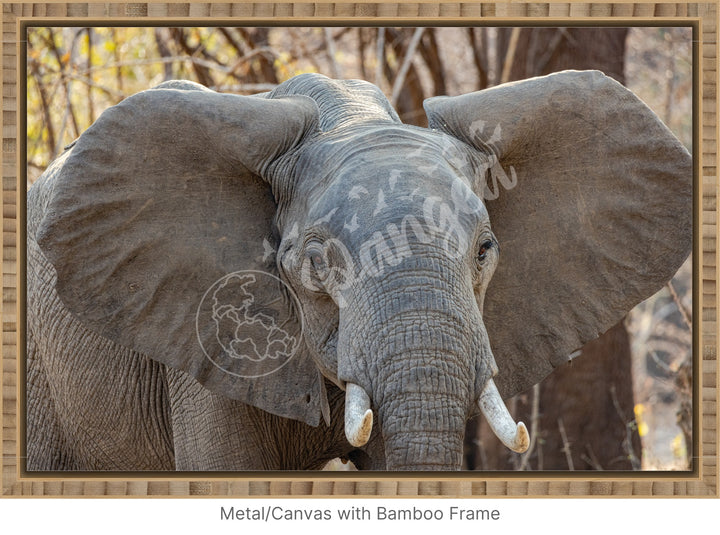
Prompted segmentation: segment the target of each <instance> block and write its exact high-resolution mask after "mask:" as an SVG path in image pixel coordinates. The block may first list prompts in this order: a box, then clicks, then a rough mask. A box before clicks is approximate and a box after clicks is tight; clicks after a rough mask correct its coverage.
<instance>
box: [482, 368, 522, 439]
mask: <svg viewBox="0 0 720 535" xmlns="http://www.w3.org/2000/svg"><path fill="white" fill-rule="evenodd" d="M478 405H479V406H480V411H481V412H482V413H483V416H485V419H486V420H487V422H488V424H490V427H491V428H492V430H493V433H495V435H496V436H497V437H498V438H499V439H500V441H501V442H502V443H503V444H505V446H507V447H508V448H510V449H511V450H513V451H515V452H517V453H523V452H524V451H526V450H527V449H528V446H529V445H530V435H529V434H528V430H527V427H525V424H524V423H522V422H518V423H517V425H516V424H515V421H514V420H513V419H512V416H510V413H509V412H508V410H507V407H506V406H505V403H503V400H502V398H501V397H500V392H498V389H497V386H495V383H494V382H493V380H492V379H490V380H489V381H488V382H487V384H486V385H485V388H484V389H483V391H482V393H481V394H480V398H479V399H478Z"/></svg>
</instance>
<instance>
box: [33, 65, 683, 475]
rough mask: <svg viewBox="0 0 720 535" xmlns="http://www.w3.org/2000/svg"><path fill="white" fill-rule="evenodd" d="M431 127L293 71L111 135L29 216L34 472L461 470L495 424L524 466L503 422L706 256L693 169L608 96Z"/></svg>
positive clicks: (450, 116)
mask: <svg viewBox="0 0 720 535" xmlns="http://www.w3.org/2000/svg"><path fill="white" fill-rule="evenodd" d="M425 110H426V114H427V116H428V120H429V126H428V128H420V127H415V126H410V125H406V124H403V123H401V121H400V119H399V118H398V115H397V113H396V112H395V111H394V109H393V108H392V106H391V105H390V103H389V102H388V100H387V99H386V98H385V97H384V95H383V94H382V92H381V91H380V90H379V89H378V88H377V87H376V86H374V85H372V84H370V83H368V82H365V81H362V80H333V79H330V78H327V77H325V76H323V75H321V74H302V75H299V76H296V77H293V78H290V79H289V80H287V81H285V82H283V83H282V84H280V85H279V86H277V87H276V88H275V89H273V90H272V91H270V92H267V93H262V94H258V95H250V96H240V95H232V94H222V93H218V92H215V91H213V90H210V89H207V88H205V87H203V86H201V85H199V84H196V83H194V82H189V81H178V80H174V81H168V82H164V83H162V84H160V85H158V86H157V87H155V88H152V89H148V90H145V91H142V92H140V93H137V94H135V95H133V96H131V97H128V98H126V99H125V100H123V101H122V102H120V103H119V104H117V105H115V106H113V107H111V108H109V109H107V110H106V111H105V112H103V114H102V115H101V116H100V117H99V118H98V119H97V120H96V121H95V123H94V124H93V125H92V126H90V127H89V128H88V129H87V130H86V131H85V132H84V133H83V134H82V135H80V136H79V137H78V138H77V139H76V140H75V142H73V143H72V144H71V145H70V146H68V147H66V149H65V151H64V152H63V153H62V155H60V156H59V157H58V158H57V159H56V160H55V161H54V162H53V163H52V164H51V166H50V167H49V168H48V169H47V170H46V172H45V173H44V174H43V175H42V176H41V177H40V178H39V179H38V180H37V182H36V183H35V184H34V185H33V186H32V187H31V188H30V189H29V191H28V194H27V299H26V316H27V324H26V339H27V344H26V348H27V361H26V362H27V365H26V370H27V390H26V398H27V403H26V405H27V433H26V449H27V464H26V469H27V470H29V471H55V470H83V471H97V470H101V471H106V470H110V471H127V470H133V471H139V470H151V471H164V470H179V471H248V470H317V469H321V468H322V467H323V466H324V465H325V463H327V461H329V460H330V459H333V458H338V457H339V458H341V459H345V460H351V461H352V462H353V463H354V464H355V465H356V467H357V468H358V469H362V470H396V471H421V470H442V471H450V470H459V469H461V468H462V454H463V437H464V431H465V426H466V422H467V420H468V419H469V418H474V417H478V416H480V415H481V414H482V415H483V416H484V418H485V419H486V420H487V421H488V423H489V424H490V427H491V428H492V429H493V431H494V433H495V434H496V435H497V437H498V439H499V440H500V441H502V443H503V444H505V446H507V447H508V448H510V449H512V450H514V451H518V452H522V451H525V450H526V449H527V448H528V444H529V442H530V440H531V438H532V437H530V436H529V433H528V430H527V427H526V426H525V424H524V423H523V422H515V421H514V420H513V418H512V417H511V415H510V414H509V412H508V409H507V408H506V405H505V403H504V402H503V399H504V398H507V397H509V396H512V395H514V394H516V393H518V392H521V391H524V390H526V389H528V388H530V387H531V386H532V385H534V384H535V383H537V382H539V381H540V380H542V379H543V378H544V377H545V376H547V375H548V374H549V373H551V372H552V370H553V369H554V368H556V367H558V366H562V365H565V364H566V363H568V362H570V361H571V359H572V358H573V357H574V356H575V355H576V350H577V349H578V348H579V347H581V346H582V345H583V344H584V343H585V342H587V341H589V340H592V339H594V338H596V337H597V336H598V335H599V334H601V333H603V332H604V331H605V330H607V329H609V328H610V327H611V326H613V325H614V324H615V323H617V322H618V320H620V319H621V318H622V317H623V316H624V314H625V313H626V312H627V311H628V310H630V309H631V308H632V307H633V306H635V305H636V304H637V303H639V302H640V301H642V300H643V299H645V298H647V297H649V296H650V295H652V294H654V293H655V292H657V291H658V290H660V289H661V288H662V287H663V285H664V284H665V283H666V281H668V280H669V279H670V278H671V277H672V275H673V274H674V273H675V272H676V271H677V269H678V268H679V267H680V265H681V264H682V263H683V261H684V260H685V259H686V258H687V257H688V255H689V254H690V252H691V247H692V212H693V193H692V191H693V190H692V176H693V167H692V158H691V156H690V154H689V152H688V151H687V150H686V149H685V147H684V146H683V145H682V144H681V143H680V142H679V141H678V140H677V139H676V138H675V137H674V136H673V134H672V133H671V132H670V131H669V130H668V129H667V127H666V126H665V125H664V124H663V123H662V122H661V121H660V119H659V118H658V117H657V116H656V115H655V114H654V113H653V112H652V111H651V110H650V109H649V108H648V107H647V106H646V105H645V104H644V103H643V102H642V101H641V100H640V99H639V98H638V97H637V96H635V95H634V94H633V93H632V92H631V91H629V90H628V89H626V88H625V87H623V86H622V85H620V84H619V83H617V82H615V81H614V80H612V79H611V78H609V77H607V76H605V75H604V74H603V73H601V72H599V71H562V72H558V73H553V74H550V75H547V76H543V77H538V78H532V79H528V80H523V81H520V82H515V83H509V84H504V85H499V86H496V87H492V88H489V89H485V90H481V91H477V92H473V93H468V94H465V95H459V96H438V97H433V98H429V99H428V100H426V101H425ZM501 258H502V259H501ZM591 417H592V415H588V418H591Z"/></svg>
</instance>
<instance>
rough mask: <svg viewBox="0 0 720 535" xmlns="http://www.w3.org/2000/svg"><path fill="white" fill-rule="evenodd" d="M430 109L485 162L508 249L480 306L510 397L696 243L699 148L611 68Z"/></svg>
mask: <svg viewBox="0 0 720 535" xmlns="http://www.w3.org/2000/svg"><path fill="white" fill-rule="evenodd" d="M426 110H427V112H428V116H429V119H430V126H431V127H434V128H437V129H440V130H443V131H445V132H447V133H449V134H451V135H453V136H455V137H457V138H459V139H461V140H463V141H465V142H467V143H469V144H470V145H472V146H474V147H475V148H476V149H478V151H481V152H482V153H483V154H484V155H485V157H486V158H488V161H489V164H488V168H489V169H488V172H487V173H486V176H483V177H481V179H480V180H479V181H478V186H477V188H476V189H477V191H476V192H477V193H478V195H483V196H484V197H485V200H486V204H487V208H488V211H489V213H490V220H491V224H492V226H493V230H494V232H495V234H496V236H497V238H498V241H499V243H500V251H501V253H500V257H501V259H500V264H499V266H498V269H497V271H496V273H495V275H494V277H493V280H492V281H491V282H490V286H489V288H488V291H487V296H486V299H485V304H484V314H483V319H484V321H485V324H486V326H487V329H488V332H489V334H490V339H491V344H492V347H493V351H494V353H495V357H496V360H497V363H498V367H499V368H500V373H499V376H498V380H497V383H498V386H499V387H500V390H501V392H502V394H503V395H504V396H508V395H511V394H514V393H516V392H519V391H522V390H524V389H526V388H528V387H529V386H531V385H532V384H534V383H536V382H538V381H539V380H540V379H542V378H543V377H545V375H547V374H548V373H549V372H550V371H552V369H553V368H554V367H556V366H558V365H560V364H562V363H564V362H566V361H568V360H569V358H570V357H569V355H570V354H571V353H572V352H573V351H574V350H576V349H578V348H580V347H581V346H582V345H583V344H584V343H585V342H587V341H589V340H591V339H593V338H595V337H597V336H598V335H599V334H601V333H603V332H604V331H606V330H607V329H609V328H610V327H611V326H612V325H614V324H615V323H616V322H618V321H619V320H620V319H621V318H622V317H623V315H624V314H625V313H626V312H627V311H628V310H629V309H630V308H631V307H633V306H634V305H635V304H637V303H638V302H640V301H641V300H643V299H645V298H647V297H649V296H650V295H652V294H653V293H654V292H656V291H658V290H659V289H660V288H662V286H663V284H664V283H665V282H666V281H667V280H669V279H670V278H671V277H672V275H673V274H674V273H675V272H676V270H677V269H678V268H679V267H680V265H681V264H682V262H683V261H684V260H685V259H686V258H687V256H688V255H689V253H690V251H691V246H692V160H691V157H690V155H689V154H688V152H687V151H686V150H685V148H684V147H683V146H682V145H681V144H680V142H679V141H678V140H677V139H676V138H675V137H674V136H673V135H672V134H671V133H670V131H669V130H668V129H667V128H666V127H665V126H664V125H663V124H662V123H661V121H660V120H659V119H658V118H657V117H656V116H655V114H654V113H653V112H652V111H650V110H649V109H648V108H647V107H646V106H645V105H644V104H643V103H642V102H641V101H640V100H639V99H638V98H637V97H635V95H633V94H632V93H631V92H630V91H628V90H627V89H625V88H624V87H622V86H621V85H620V84H618V83H617V82H615V81H614V80H612V79H610V78H608V77H606V76H605V75H603V74H602V73H600V72H597V71H585V72H576V71H566V72H561V73H557V74H553V75H549V76H545V77H540V78H534V79H530V80H525V81H522V82H516V83H511V84H506V85H501V86H498V87H495V88H491V89H487V90H484V91H479V92H476V93H471V94H467V95H462V96H458V97H450V98H442V97H440V98H436V99H431V100H430V101H429V102H426ZM487 178H490V180H491V182H492V183H491V184H490V185H489V186H488V184H487ZM498 179H499V182H500V183H499V184H498V182H497V181H498Z"/></svg>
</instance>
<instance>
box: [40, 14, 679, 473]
mask: <svg viewBox="0 0 720 535" xmlns="http://www.w3.org/2000/svg"><path fill="white" fill-rule="evenodd" d="M27 44H28V46H27V175H28V184H31V183H32V182H33V181H34V179H35V178H37V177H38V176H39V175H40V174H41V173H42V171H43V170H44V169H45V168H46V167H47V165H48V164H49V162H51V161H52V160H53V159H54V158H55V157H56V156H57V155H58V154H59V153H60V152H62V150H63V147H64V146H66V145H67V144H69V143H70V142H72V140H73V139H75V138H76V137H77V136H78V135H80V134H81V133H82V132H83V131H84V130H85V129H86V128H87V127H88V126H89V125H90V124H92V122H93V121H94V120H95V119H96V118H97V117H98V115H99V114H100V113H102V111H103V110H104V109H106V108H107V107H109V106H112V105H114V104H117V103H118V102H120V101H121V100H122V99H123V98H125V97H127V96H129V95H132V94H133V93H136V92H138V91H141V90H143V89H147V88H150V87H152V86H154V85H157V84H158V83H160V82H162V81H165V80H169V79H177V78H184V79H190V80H195V81H197V82H200V83H202V84H204V85H206V86H207V87H210V88H212V89H215V90H217V91H222V92H233V93H239V94H251V93H256V92H262V91H267V90H270V89H272V88H273V87H275V86H276V85H277V84H279V83H282V82H283V81H284V80H286V79H288V78H290V77H292V76H294V75H296V74H300V73H303V72H321V73H323V74H326V75H328V76H330V77H334V78H363V79H365V80H368V81H371V82H373V83H375V84H377V85H378V86H379V87H380V88H381V89H382V90H383V91H384V92H385V94H386V95H387V97H388V98H389V99H390V101H391V102H392V103H393V105H394V106H395V107H396V109H397V111H398V113H399V114H400V117H401V118H402V120H403V121H404V122H407V123H411V124H417V125H420V126H426V124H427V123H426V119H425V114H424V112H423V111H422V101H423V100H424V99H425V98H427V97H430V96H435V95H443V94H446V95H457V94H462V93H467V92H470V91H475V90H480V89H484V88H486V87H490V86H493V85H497V84H499V83H503V82H508V81H512V80H518V79H523V78H527V77H531V76H538V75H542V74H547V73H550V72H554V71H558V70H563V69H569V68H572V69H588V68H593V69H599V70H602V71H603V72H605V73H606V74H608V75H609V76H612V77H614V78H616V79H617V80H619V81H620V82H622V83H624V84H625V85H626V86H628V87H629V88H630V89H631V90H633V91H634V92H635V93H636V94H638V96H640V98H642V99H643V100H644V101H645V102H646V103H647V104H648V105H649V106H650V107H651V108H652V109H653V110H654V111H655V113H657V114H658V115H659V116H660V118H661V119H662V120H663V121H664V122H665V123H666V124H667V125H668V126H669V127H670V128H671V130H673V132H674V133H675V134H676V135H677V136H678V138H679V139H680V140H681V141H682V142H683V143H684V144H685V145H686V147H688V149H691V137H692V136H691V132H692V113H691V96H692V76H691V65H692V60H691V32H690V29H689V28H682V27H667V28H661V27H643V28H510V27H504V28H490V27H483V28H478V27H475V28H409V27H394V28H390V27H388V28H367V27H333V28H319V27H315V28H305V27H285V28H258V27H217V28H187V27H184V28H167V27H162V28H120V27H115V28H112V27H94V28H79V27H76V28H50V27H37V28H28V33H27ZM691 271H692V270H691V262H690V261H688V262H686V264H685V265H684V266H683V268H681V270H680V271H679V272H678V274H677V276H676V277H675V278H674V279H673V281H671V282H670V283H669V284H668V285H667V286H666V288H664V289H663V290H662V291H661V292H659V293H658V294H657V295H655V296H653V297H652V298H650V299H648V300H647V301H646V302H644V303H642V304H640V305H639V306H638V307H636V309H634V310H633V311H632V312H631V313H630V314H629V315H628V316H627V317H626V319H625V320H624V321H623V322H621V323H620V324H618V325H616V326H615V327H613V328H612V329H611V330H610V331H608V332H607V333H606V334H605V335H603V336H602V337H600V338H599V339H598V340H595V341H593V342H591V343H589V344H587V345H586V346H585V347H583V348H581V349H580V350H579V351H580V352H581V354H580V355H579V356H578V357H577V358H576V359H575V360H574V361H573V363H572V364H571V365H568V366H567V367H565V368H562V369H559V370H557V371H556V372H555V373H554V374H552V375H551V376H550V377H549V378H548V379H546V380H545V381H544V382H543V383H541V384H540V385H537V386H536V387H535V388H534V389H532V390H531V391H529V392H526V393H524V394H521V395H519V396H516V397H515V398H513V399H512V400H510V401H509V405H510V407H511V412H513V413H514V415H515V417H516V418H520V419H523V420H524V421H525V422H526V423H528V425H529V427H530V429H531V436H532V437H533V442H532V444H531V448H530V450H529V451H528V452H527V453H525V454H523V455H518V454H514V453H510V452H508V451H507V450H505V449H504V448H502V447H501V446H500V445H499V443H498V442H497V440H496V439H495V438H494V437H493V436H492V434H491V433H489V432H488V431H487V429H485V425H484V423H483V422H481V421H480V420H474V421H471V422H470V424H469V426H468V433H467V439H466V467H467V468H468V469H471V470H568V469H570V470H639V469H644V470H656V469H662V470H686V469H689V468H691V456H690V454H689V452H692V440H693V435H692V426H691V422H692V416H691V414H692V407H691V399H692V396H691V389H692V373H691V370H692V366H691V357H692V347H691V338H692V337H691V322H692V317H691V311H692V290H691V286H692V285H691ZM491 336H492V333H491ZM330 468H346V467H345V466H342V465H340V464H339V463H335V464H333V465H332V466H331V467H330Z"/></svg>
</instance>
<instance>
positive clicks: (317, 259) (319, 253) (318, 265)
mask: <svg viewBox="0 0 720 535" xmlns="http://www.w3.org/2000/svg"><path fill="white" fill-rule="evenodd" d="M306 255H307V258H308V260H310V264H312V267H313V269H314V270H315V273H316V274H317V275H318V276H319V277H321V278H322V275H323V274H324V273H325V272H326V271H327V262H326V261H325V254H324V253H323V250H322V246H321V245H319V244H317V245H316V244H313V245H312V246H310V247H308V248H307V250H306Z"/></svg>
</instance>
